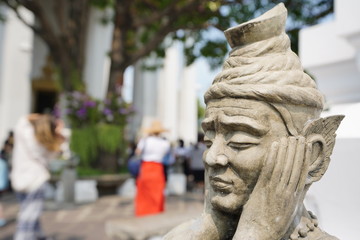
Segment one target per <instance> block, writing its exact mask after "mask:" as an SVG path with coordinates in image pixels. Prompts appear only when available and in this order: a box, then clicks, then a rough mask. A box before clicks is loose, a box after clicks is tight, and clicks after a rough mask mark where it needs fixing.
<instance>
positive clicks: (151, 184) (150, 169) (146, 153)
mask: <svg viewBox="0 0 360 240" xmlns="http://www.w3.org/2000/svg"><path fill="white" fill-rule="evenodd" d="M166 131H167V129H165V128H164V127H163V126H162V124H161V122H159V121H153V122H152V123H151V126H150V127H149V128H147V129H145V132H146V133H147V135H148V136H147V137H145V138H143V139H141V140H140V141H139V143H138V145H137V149H136V154H138V155H141V156H142V163H141V167H140V172H139V176H138V178H137V181H136V186H137V192H136V197H135V215H136V216H144V215H149V214H157V213H160V212H163V211H164V205H165V196H164V189H165V175H164V166H163V164H162V160H163V158H164V156H165V155H166V153H167V152H168V151H169V150H170V142H169V141H167V140H165V139H164V138H162V137H161V133H163V132H166Z"/></svg>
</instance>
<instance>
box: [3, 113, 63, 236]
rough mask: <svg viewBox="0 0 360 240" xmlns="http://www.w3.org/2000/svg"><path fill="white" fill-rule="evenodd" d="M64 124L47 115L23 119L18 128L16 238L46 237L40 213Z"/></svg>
mask: <svg viewBox="0 0 360 240" xmlns="http://www.w3.org/2000/svg"><path fill="white" fill-rule="evenodd" d="M61 131H62V124H60V123H59V121H58V120H56V119H55V118H54V117H52V116H50V115H47V114H30V115H28V116H25V117H22V118H20V120H19V121H18V123H17V125H16V127H15V138H14V139H15V142H14V150H13V159H12V160H13V165H12V171H11V175H10V177H11V182H12V187H13V189H14V190H15V191H16V193H17V197H18V199H19V201H20V210H19V213H18V216H17V228H16V233H15V238H14V239H15V240H35V239H46V238H45V237H44V235H43V233H42V231H41V225H40V221H39V219H40V216H41V213H42V207H43V201H44V184H45V182H46V181H48V180H49V178H50V173H49V170H48V164H49V162H50V160H52V159H54V158H55V157H56V155H57V154H58V152H59V151H60V147H61V144H62V143H63V141H64V137H63V136H62V135H61Z"/></svg>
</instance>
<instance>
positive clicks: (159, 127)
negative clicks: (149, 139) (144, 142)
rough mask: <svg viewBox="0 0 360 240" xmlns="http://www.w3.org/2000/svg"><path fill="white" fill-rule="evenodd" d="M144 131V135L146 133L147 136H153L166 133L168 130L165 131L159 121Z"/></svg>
mask: <svg viewBox="0 0 360 240" xmlns="http://www.w3.org/2000/svg"><path fill="white" fill-rule="evenodd" d="M144 131H145V133H148V134H154V133H162V132H167V131H168V129H165V128H164V127H163V125H162V124H161V122H160V121H157V120H155V121H153V122H152V123H151V125H150V127H149V128H145V130H144Z"/></svg>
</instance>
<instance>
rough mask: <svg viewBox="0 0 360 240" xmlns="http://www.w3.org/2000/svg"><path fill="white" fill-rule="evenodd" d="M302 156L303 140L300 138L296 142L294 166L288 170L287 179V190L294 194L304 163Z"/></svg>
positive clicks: (303, 149)
mask: <svg viewBox="0 0 360 240" xmlns="http://www.w3.org/2000/svg"><path fill="white" fill-rule="evenodd" d="M304 155H305V138H304V137H300V138H299V139H298V141H297V145H296V152H295V157H294V160H293V162H294V164H293V167H292V169H291V170H290V172H291V176H290V179H289V184H288V186H289V190H290V191H291V192H294V191H295V189H296V187H297V185H298V183H299V181H300V178H301V174H303V171H302V168H303V163H304Z"/></svg>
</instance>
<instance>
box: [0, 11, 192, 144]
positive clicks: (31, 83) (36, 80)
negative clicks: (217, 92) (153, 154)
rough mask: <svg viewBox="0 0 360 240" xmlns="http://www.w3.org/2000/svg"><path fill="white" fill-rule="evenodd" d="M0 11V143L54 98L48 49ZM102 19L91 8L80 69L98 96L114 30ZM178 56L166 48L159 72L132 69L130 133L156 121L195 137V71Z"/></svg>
mask: <svg viewBox="0 0 360 240" xmlns="http://www.w3.org/2000/svg"><path fill="white" fill-rule="evenodd" d="M1 11H2V12H3V14H4V15H5V16H6V17H7V21H6V22H3V23H0V63H1V64H0V145H2V144H3V141H4V139H5V138H6V136H7V134H8V132H9V131H10V130H12V129H13V127H14V124H15V122H16V121H17V119H18V118H19V117H20V116H22V115H25V114H28V113H30V112H34V111H38V110H43V109H44V108H46V107H50V106H52V105H53V104H54V103H55V101H56V100H57V96H58V92H57V91H56V87H55V84H54V82H53V81H51V80H52V79H51V72H49V71H51V70H49V68H48V67H47V56H48V50H47V47H46V46H45V45H44V43H43V42H42V40H41V39H39V38H38V37H37V36H36V35H34V34H33V32H32V30H30V29H29V28H28V27H27V26H25V25H24V24H23V23H22V22H21V21H20V20H19V19H18V18H17V17H16V15H15V14H14V12H12V11H11V10H9V9H7V8H2V9H1ZM21 14H22V15H23V16H24V17H25V18H27V19H28V20H29V21H30V22H31V21H33V19H34V17H33V16H32V14H31V13H30V12H29V11H27V10H26V9H22V11H21ZM101 17H102V14H101V13H100V11H99V10H97V9H92V10H91V13H90V22H89V26H88V33H87V34H88V37H87V39H88V42H87V48H86V57H85V59H86V66H85V69H84V79H86V85H87V91H88V93H89V94H90V95H92V96H93V97H96V98H103V97H104V96H105V94H106V89H107V79H108V75H109V68H110V59H109V57H108V54H107V53H108V52H109V49H110V46H111V38H112V31H113V26H112V25H111V24H108V25H104V24H101V22H100V18H101ZM181 57H182V55H181V51H180V49H179V48H178V46H175V47H173V48H171V49H169V50H168V51H167V54H166V59H165V61H164V68H163V69H162V70H158V71H156V72H143V71H142V69H141V68H140V67H139V66H136V67H135V71H134V72H135V74H134V80H135V82H134V87H135V88H134V90H135V91H134V94H135V95H134V96H133V99H134V103H135V105H136V108H137V109H138V112H137V114H136V115H135V119H133V121H132V129H133V131H134V133H135V132H136V131H137V130H138V129H141V128H142V127H146V125H147V124H149V123H150V120H152V119H158V120H160V121H162V122H163V124H164V125H165V127H166V128H168V129H169V134H168V137H169V139H170V140H176V139H178V138H183V139H184V140H185V141H187V142H194V141H195V140H196V133H197V132H196V131H197V108H196V87H195V86H196V82H195V81H196V74H195V73H194V69H193V67H188V68H186V67H185V66H184V64H183V61H182V59H181ZM126 76H128V75H126ZM126 81H127V82H128V80H126Z"/></svg>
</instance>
